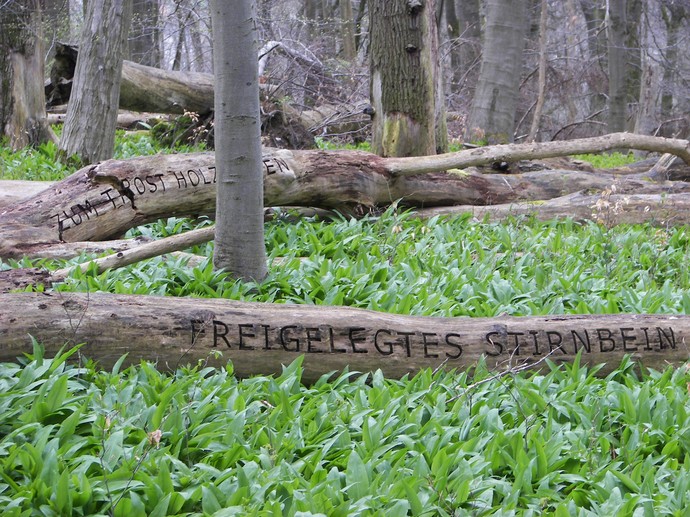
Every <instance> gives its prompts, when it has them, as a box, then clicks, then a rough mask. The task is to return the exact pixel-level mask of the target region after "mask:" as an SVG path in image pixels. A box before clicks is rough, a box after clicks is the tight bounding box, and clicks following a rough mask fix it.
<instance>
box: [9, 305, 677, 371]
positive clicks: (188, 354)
mask: <svg viewBox="0 0 690 517" xmlns="http://www.w3.org/2000/svg"><path fill="white" fill-rule="evenodd" d="M0 306H1V307H12V311H0V360H2V361H12V360H15V359H16V357H17V356H19V355H21V354H22V353H24V352H30V351H31V347H32V339H36V340H37V341H38V342H39V343H42V344H43V345H44V346H45V347H46V351H47V352H48V353H49V354H54V353H56V352H57V351H58V350H59V349H60V348H62V347H63V346H64V345H65V344H67V345H68V346H70V345H76V344H79V343H84V345H83V346H82V347H81V349H80V353H81V354H83V355H84V356H86V357H87V358H90V359H94V360H97V361H98V362H99V364H101V366H103V367H104V368H106V369H107V368H109V367H111V366H112V365H113V364H114V363H115V362H116V361H117V360H118V359H119V358H120V357H121V356H122V355H123V354H128V357H127V362H128V364H132V363H137V362H139V361H140V360H144V359H145V360H149V361H154V362H157V363H158V365H159V367H162V368H170V369H174V368H177V367H179V366H182V365H186V364H196V363H197V361H208V362H209V364H210V365H216V366H222V365H225V364H226V363H227V361H229V360H230V361H232V363H233V368H234V372H235V373H236V374H237V375H238V376H240V377H247V376H250V375H256V374H272V373H275V374H278V373H280V371H281V365H285V364H288V363H290V362H292V361H293V360H295V359H296V358H298V357H300V356H303V361H304V363H303V367H304V380H305V381H314V380H316V379H317V378H318V377H320V376H321V375H323V374H326V373H328V372H331V371H333V370H342V369H343V368H346V367H348V368H349V369H350V371H357V372H370V371H374V370H376V369H381V370H382V371H383V373H384V374H385V375H386V376H390V377H402V376H403V375H406V374H414V373H415V372H416V371H418V370H419V369H420V368H448V369H451V368H456V369H461V368H466V367H469V366H472V365H474V364H476V362H477V361H478V360H480V359H484V360H485V361H486V364H487V366H488V367H489V368H490V369H499V370H502V371H505V370H507V369H510V368H516V369H521V368H524V367H529V366H530V365H532V366H534V365H537V364H541V363H542V362H543V361H544V360H545V359H546V358H548V359H549V360H551V361H554V362H556V363H561V362H571V361H573V360H574V359H575V357H576V354H577V353H578V352H580V353H581V354H582V358H581V360H582V362H583V363H584V364H590V365H593V364H600V363H604V362H605V363H606V364H607V369H606V370H605V371H610V370H611V369H613V368H615V367H616V365H617V364H618V363H619V362H620V360H621V359H622V358H623V356H624V355H626V354H631V355H632V357H633V359H634V360H636V361H638V362H640V363H641V364H642V365H644V366H645V367H651V368H657V369H663V368H666V366H667V365H669V364H677V365H681V364H683V363H684V362H686V361H687V349H686V347H685V346H684V345H683V344H684V343H685V342H687V341H688V340H690V316H685V315H674V316H665V315H644V314H632V315H626V314H621V315H602V316H598V315H583V316H580V315H577V316H575V315H573V316H564V315H557V316H530V317H520V318H517V317H505V316H504V317H497V318H437V317H418V316H400V315H394V314H385V313H377V312H374V311H368V310H363V309H354V308H347V307H325V306H307V305H300V306H298V305H284V304H279V305H276V304H268V303H266V304H263V303H242V302H235V301H229V300H204V299H191V298H171V297H159V296H152V295H146V296H122V295H111V294H102V293H84V294H81V293H49V294H45V293H14V294H0ZM104 329H107V331H104ZM217 352H221V354H222V355H220V357H218V356H217V354H216V353H217Z"/></svg>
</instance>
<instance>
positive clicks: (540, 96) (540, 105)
mask: <svg viewBox="0 0 690 517" xmlns="http://www.w3.org/2000/svg"><path fill="white" fill-rule="evenodd" d="M548 8H549V3H548V1H547V0H541V14H540V16H539V78H538V79H537V84H538V92H537V103H536V105H535V107H534V115H533V117H532V126H531V127H530V130H529V135H528V137H527V140H528V141H529V142H534V141H536V140H537V133H538V132H539V123H540V121H541V114H542V111H543V110H544V101H545V97H546V30H547V27H546V20H547V15H548Z"/></svg>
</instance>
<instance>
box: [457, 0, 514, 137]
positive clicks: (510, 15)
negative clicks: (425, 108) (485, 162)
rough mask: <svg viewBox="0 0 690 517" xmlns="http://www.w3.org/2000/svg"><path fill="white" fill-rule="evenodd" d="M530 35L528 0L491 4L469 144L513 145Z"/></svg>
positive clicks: (490, 1)
mask: <svg viewBox="0 0 690 517" xmlns="http://www.w3.org/2000/svg"><path fill="white" fill-rule="evenodd" d="M526 31H527V0H519V1H513V0H488V1H487V2H486V29H485V32H484V48H483V55H482V67H481V71H480V72H479V82H478V83H477V88H476V90H475V93H474V99H473V101H472V110H471V112H470V116H469V119H468V121H467V127H466V134H465V140H466V141H469V142H472V141H477V140H480V141H487V142H488V143H489V144H496V143H506V142H512V141H513V137H514V135H513V133H514V131H515V112H516V109H517V101H518V94H519V87H520V77H521V73H522V60H523V48H524V44H525V34H526Z"/></svg>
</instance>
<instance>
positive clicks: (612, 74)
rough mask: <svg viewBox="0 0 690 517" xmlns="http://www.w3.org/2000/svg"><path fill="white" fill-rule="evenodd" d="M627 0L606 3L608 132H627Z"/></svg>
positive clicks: (611, 0) (612, 0)
mask: <svg viewBox="0 0 690 517" xmlns="http://www.w3.org/2000/svg"><path fill="white" fill-rule="evenodd" d="M626 4H627V2H626V0H608V2H607V3H606V5H607V7H608V10H607V12H606V36H607V46H608V56H607V57H608V72H609V103H608V106H609V116H608V131H609V133H614V132H618V131H625V118H626V113H627V110H626V98H625V71H626V64H627V52H626V48H625V40H626V31H627V21H626V12H625V11H626Z"/></svg>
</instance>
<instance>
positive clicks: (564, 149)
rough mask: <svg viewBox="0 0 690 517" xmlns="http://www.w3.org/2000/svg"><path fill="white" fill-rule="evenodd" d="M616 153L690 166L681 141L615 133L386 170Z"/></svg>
mask: <svg viewBox="0 0 690 517" xmlns="http://www.w3.org/2000/svg"><path fill="white" fill-rule="evenodd" d="M613 149H635V150H639V151H652V152H657V153H669V154H673V155H675V156H678V157H679V158H681V159H682V160H683V161H684V162H685V163H686V164H688V165H690V142H688V140H683V139H679V138H661V137H657V136H647V135H637V134H634V133H611V134H608V135H604V136H597V137H593V138H578V139H575V140H558V141H555V142H540V143H530V144H506V145H494V146H489V147H478V148H476V149H468V150H466V151H460V152H458V153H446V154H439V155H437V156H427V157H425V159H424V160H421V159H419V158H388V159H387V160H386V169H387V170H388V171H389V172H390V173H391V174H393V175H411V174H422V173H426V172H434V171H438V170H448V169H453V168H463V167H471V166H475V165H483V164H486V163H492V162H514V161H518V160H535V159H540V158H553V157H555V156H569V155H573V154H586V153H597V152H603V151H611V150H613Z"/></svg>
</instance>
